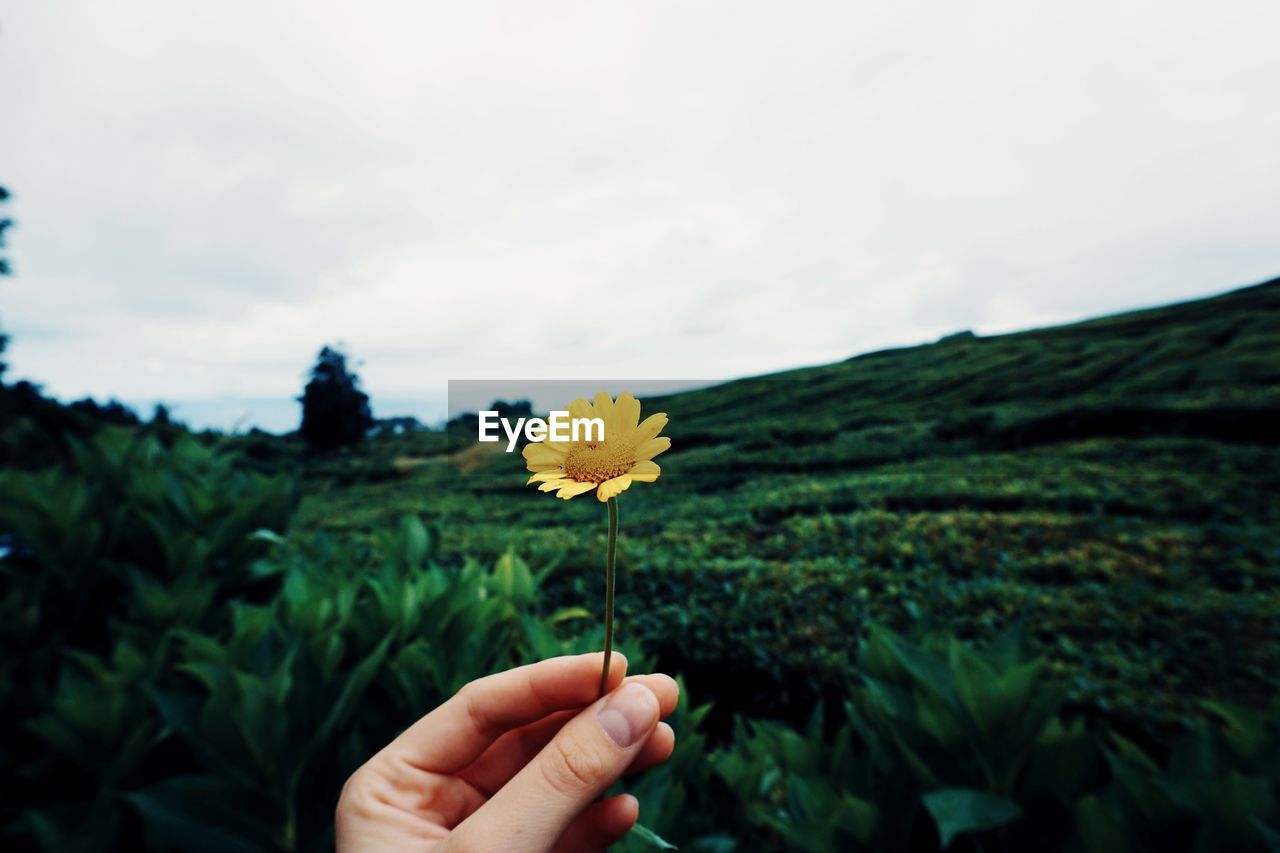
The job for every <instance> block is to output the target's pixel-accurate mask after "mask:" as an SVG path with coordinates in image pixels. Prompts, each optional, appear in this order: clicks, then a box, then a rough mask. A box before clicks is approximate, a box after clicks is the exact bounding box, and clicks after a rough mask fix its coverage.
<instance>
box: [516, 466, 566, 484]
mask: <svg viewBox="0 0 1280 853" xmlns="http://www.w3.org/2000/svg"><path fill="white" fill-rule="evenodd" d="M563 479H565V476H564V469H563V468H548V469H547V470H546V471H539V472H537V473H536V474H534V475H533V476H532V477H530V478H529V481H528V482H527V483H525V485H526V486H528V485H531V484H533V483H545V482H546V481H547V480H563Z"/></svg>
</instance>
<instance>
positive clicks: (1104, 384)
mask: <svg viewBox="0 0 1280 853" xmlns="http://www.w3.org/2000/svg"><path fill="white" fill-rule="evenodd" d="M610 390H613V391H614V393H617V391H619V390H623V389H610ZM565 402H566V403H567V402H568V401H565ZM645 409H646V412H647V411H666V412H668V413H669V414H670V416H671V424H670V426H669V427H668V429H667V434H669V435H671V436H672V440H673V449H672V450H671V451H669V452H668V453H667V454H665V455H664V456H663V457H662V458H661V459H660V462H661V463H662V465H663V475H662V478H661V479H660V480H659V481H658V483H656V484H654V485H651V486H638V487H636V488H633V489H631V490H630V491H628V492H627V493H626V494H625V495H623V497H622V498H621V499H620V505H621V509H622V512H623V519H624V521H623V525H622V540H621V541H622V544H621V549H622V550H621V553H622V557H621V560H622V563H621V565H622V574H621V580H620V590H621V591H620V595H621V598H620V607H621V612H622V614H623V615H622V618H621V620H620V632H621V633H620V637H621V642H622V643H623V644H624V645H627V646H635V645H638V646H639V647H641V648H643V649H645V650H647V651H649V652H651V653H652V654H654V655H656V656H657V658H658V659H659V661H660V662H661V663H662V665H663V666H665V667H668V668H670V669H672V670H674V671H682V672H685V673H688V674H690V675H691V676H693V675H694V674H695V673H696V674H697V676H698V677H695V678H691V684H690V688H691V689H692V690H693V691H694V694H695V696H699V697H700V698H706V699H707V700H714V701H716V702H717V704H718V705H720V706H723V707H726V708H734V707H752V708H754V709H757V710H759V709H761V708H768V709H769V710H770V711H771V712H776V713H778V714H780V715H783V716H788V717H791V718H793V719H794V718H795V715H796V714H797V713H803V714H807V713H808V711H809V709H810V708H811V706H812V701H813V700H814V698H815V697H816V696H817V695H818V694H819V693H820V692H821V691H822V690H823V689H825V688H838V687H839V685H841V684H842V683H843V681H844V679H845V673H847V671H848V670H849V668H850V666H851V665H852V660H853V658H854V656H855V655H856V652H857V637H858V635H859V633H860V631H861V628H862V625H863V623H864V622H865V621H866V620H867V619H878V620H881V621H884V622H887V623H889V624H891V625H893V626H895V627H898V628H900V629H913V628H915V627H928V628H938V629H943V630H946V631H948V632H953V633H957V634H959V635H960V636H964V637H984V636H989V635H990V634H992V633H993V632H994V631H997V630H999V629H1000V628H1002V627H1004V626H1006V625H1008V624H1010V623H1013V622H1018V621H1023V622H1025V623H1026V625H1027V627H1028V629H1029V632H1030V634H1031V635H1032V636H1033V637H1034V640H1035V643H1036V645H1037V646H1038V647H1039V648H1040V649H1042V650H1043V651H1044V652H1045V654H1047V655H1048V656H1049V658H1050V660H1051V661H1052V663H1053V666H1054V667H1055V669H1057V670H1058V671H1060V672H1061V674H1062V676H1063V677H1064V678H1066V679H1068V680H1069V682H1070V683H1071V684H1072V687H1073V689H1072V698H1073V699H1074V700H1075V701H1076V702H1078V703H1079V704H1080V705H1081V708H1082V710H1088V711H1101V712H1103V713H1106V714H1109V715H1113V716H1115V717H1117V718H1124V719H1126V720H1131V721H1144V722H1154V723H1161V724H1163V723H1179V722H1185V721H1186V717H1187V716H1188V715H1194V714H1196V713H1197V711H1196V709H1197V701H1198V700H1199V699H1202V698H1205V697H1211V696H1216V697H1224V696H1226V697H1232V698H1237V699H1240V700H1242V701H1247V702H1257V701H1260V700H1263V699H1265V698H1267V697H1269V696H1272V695H1274V694H1275V693H1276V687H1277V680H1278V679H1280V621H1278V620H1277V619H1276V616H1277V615H1280V584H1278V583H1277V581H1278V579H1280V523H1278V522H1280V500H1277V499H1276V495H1280V449H1277V444H1278V443H1280V285H1278V284H1269V285H1263V286H1260V287H1255V288H1250V289H1246V290H1242V291H1236V292H1234V293H1231V294H1228V295H1226V296H1223V297H1219V298H1217V299H1211V300H1204V301H1199V302H1192V303H1185V304H1182V305H1177V306H1171V307H1168V308H1161V309H1156V310H1153V311H1144V312H1138V313H1133V314H1125V315H1120V316H1117V317H1110V318H1104V319H1101V320H1094V321H1091V322H1086V323H1080V324H1076V325H1072V326H1064V327H1059V328H1054V329H1047V330H1041V331H1034V332H1027V333H1021V334H1013V335H1004V336H999V337H993V338H976V337H967V336H964V337H959V338H956V339H952V340H946V341H943V342H941V343H938V344H935V345H932V346H920V347H911V348H905V349H898V350H889V351H884V352H879V353H872V354H869V355H864V356H859V357H856V358H853V359H850V360H849V361H846V362H842V363H840V364H835V365H829V366H823V367H815V368H808V369H803V370H796V371H791V372H788V373H782V374H777V375H773V376H768V377H762V378H758V379H748V380H741V381H737V382H731V383H728V384H725V385H722V386H719V387H716V388H712V389H707V390H701V391H696V392H692V393H687V394H681V395H677V396H672V397H668V398H664V399H657V400H652V401H645ZM388 445H389V446H387V447H384V448H381V449H379V450H378V451H377V452H378V453H380V454H381V455H382V466H381V468H374V469H373V470H370V471H366V472H365V473H364V474H363V475H361V474H359V473H357V474H355V475H351V476H354V477H355V478H357V479H358V478H359V477H360V476H364V477H367V478H371V479H375V480H377V481H376V482H357V483H353V484H347V485H341V486H339V485H334V483H333V481H332V480H326V479H325V478H324V477H318V478H316V479H315V480H314V481H313V487H312V488H311V489H309V491H308V495H307V497H306V500H305V502H304V504H303V508H302V512H301V515H300V518H299V523H300V524H302V525H303V526H305V527H311V528H320V529H325V530H331V531H335V532H339V531H340V532H342V533H344V534H348V533H351V534H356V535H359V534H361V533H362V532H364V531H368V530H372V529H377V528H380V527H385V526H387V525H391V524H393V523H394V521H395V519H396V518H397V517H398V516H400V515H401V514H404V513H406V512H409V513H418V514H421V515H422V516H423V517H424V518H426V519H429V520H430V522H431V523H432V524H434V525H436V526H437V528H438V529H439V530H440V531H442V534H443V535H442V539H441V541H442V544H443V547H444V549H445V550H446V552H447V553H449V554H450V555H451V556H461V555H471V556H474V557H477V558H481V559H493V558H496V557H497V556H499V555H500V554H502V553H503V552H504V551H506V550H507V549H508V548H510V549H513V550H515V551H516V552H517V553H519V554H520V555H521V556H522V557H523V558H524V559H526V560H528V561H529V562H530V563H531V564H533V565H535V566H540V567H551V568H552V573H551V575H550V577H549V579H548V583H547V586H548V592H549V595H548V601H547V604H546V606H548V607H551V606H562V605H568V604H582V605H585V606H588V607H590V608H593V609H595V608H598V607H599V606H600V601H601V600H602V597H603V570H602V568H601V565H602V554H603V539H604V535H603V532H604V524H603V517H604V509H603V507H602V506H600V505H598V504H597V503H596V502H594V501H592V500H573V501H570V502H567V503H565V502H562V501H556V500H551V499H550V498H549V497H548V496H546V495H543V494H539V493H537V492H536V490H535V489H534V488H532V487H526V486H525V485H524V474H523V473H522V472H523V460H522V459H521V458H520V457H519V455H518V454H515V453H513V454H509V455H508V454H504V453H494V454H489V455H487V456H485V457H481V459H482V461H483V464H480V465H479V466H478V467H471V466H472V465H475V461H474V455H473V454H468V463H469V464H468V465H467V469H466V470H461V468H460V466H459V465H457V464H450V463H449V462H447V461H446V460H447V457H446V455H445V450H446V443H445V442H443V441H442V440H441V438H440V436H438V435H433V436H426V437H418V438H413V437H409V438H405V439H402V440H399V441H393V442H388ZM452 446H453V447H454V449H455V450H468V449H471V448H473V447H475V446H476V445H474V441H473V437H471V436H467V435H457V436H454V437H453V444H452ZM396 457H400V458H401V465H402V466H403V467H405V468H407V471H408V473H405V474H403V475H402V476H397V475H396V474H395V471H396V469H395V465H394V460H395V458H396ZM406 462H409V464H408V465H407V466H406V465H405V463H406ZM414 462H417V463H419V464H417V466H416V467H415V466H414ZM366 463H367V460H366V459H365V458H362V459H360V460H359V462H355V461H354V460H353V464H355V465H357V466H359V465H362V464H366ZM384 476H385V477H388V478H389V479H382V477H384ZM348 479H350V477H348ZM757 688H758V690H757ZM744 703H750V704H749V705H747V704H744Z"/></svg>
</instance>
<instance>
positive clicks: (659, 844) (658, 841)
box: [631, 823, 680, 850]
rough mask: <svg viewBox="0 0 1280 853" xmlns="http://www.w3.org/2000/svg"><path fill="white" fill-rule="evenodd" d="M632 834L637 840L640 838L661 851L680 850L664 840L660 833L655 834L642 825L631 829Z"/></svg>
mask: <svg viewBox="0 0 1280 853" xmlns="http://www.w3.org/2000/svg"><path fill="white" fill-rule="evenodd" d="M631 834H632V835H634V836H635V837H636V838H639V839H640V840H641V841H645V842H647V843H649V844H650V845H652V846H653V847H656V848H657V849H659V850H679V849H680V848H678V847H676V846H675V845H674V844H672V843H671V842H669V841H666V840H665V839H663V837H662V836H661V835H659V834H658V833H656V832H654V831H653V830H652V829H650V828H649V827H647V826H645V825H644V824H641V823H637V824H636V825H635V826H633V827H631Z"/></svg>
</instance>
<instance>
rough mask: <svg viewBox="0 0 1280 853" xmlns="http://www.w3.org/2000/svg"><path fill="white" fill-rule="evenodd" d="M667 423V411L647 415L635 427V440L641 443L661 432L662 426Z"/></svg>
mask: <svg viewBox="0 0 1280 853" xmlns="http://www.w3.org/2000/svg"><path fill="white" fill-rule="evenodd" d="M666 425H667V413H666V412H658V413H657V414H656V415H649V417H647V418H645V419H644V421H643V422H642V423H641V424H640V426H638V427H636V434H635V442H636V444H643V443H644V442H646V441H648V440H649V439H651V438H653V437H654V436H656V435H657V434H658V433H660V432H662V428H663V427H664V426H666Z"/></svg>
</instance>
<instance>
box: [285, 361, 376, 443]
mask: <svg viewBox="0 0 1280 853" xmlns="http://www.w3.org/2000/svg"><path fill="white" fill-rule="evenodd" d="M299 402H301V403H302V425H301V427H299V431H300V432H301V433H302V437H303V438H305V439H306V440H307V442H308V443H309V444H310V445H311V446H312V447H315V448H318V449H320V450H332V449H333V448H335V447H342V446H344V445H350V444H356V443H358V442H360V441H363V440H364V437H365V434H366V433H367V432H368V431H369V429H370V427H372V426H373V415H372V414H371V413H370V410H369V396H368V395H367V394H365V393H364V392H363V391H361V390H360V380H359V379H358V378H357V377H356V375H355V373H354V372H352V371H349V370H348V369H347V357H346V355H344V354H343V353H341V352H339V351H338V350H336V349H333V348H331V347H324V348H323V349H321V350H320V355H319V356H318V358H317V360H316V365H315V367H313V368H312V369H311V380H310V381H309V382H307V386H306V388H305V389H304V391H303V393H302V396H301V397H300V398H299Z"/></svg>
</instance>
